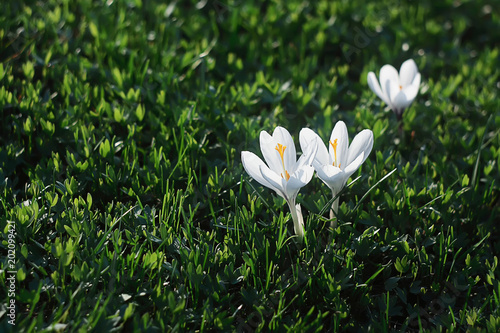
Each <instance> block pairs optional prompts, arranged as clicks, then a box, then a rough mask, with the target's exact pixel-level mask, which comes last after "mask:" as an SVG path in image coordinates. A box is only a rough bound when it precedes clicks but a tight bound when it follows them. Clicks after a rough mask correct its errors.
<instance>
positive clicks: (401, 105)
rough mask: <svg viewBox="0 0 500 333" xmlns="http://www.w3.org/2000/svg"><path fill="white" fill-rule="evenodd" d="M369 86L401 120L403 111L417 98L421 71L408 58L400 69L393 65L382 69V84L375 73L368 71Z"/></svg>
mask: <svg viewBox="0 0 500 333" xmlns="http://www.w3.org/2000/svg"><path fill="white" fill-rule="evenodd" d="M367 79H368V86H369V87H370V89H371V90H372V91H373V92H374V93H375V94H377V96H378V97H380V98H381V99H382V100H383V101H384V102H385V103H386V104H387V105H388V106H389V107H390V108H391V109H392V111H394V113H395V114H396V117H397V118H398V120H401V118H402V116H403V111H404V109H406V108H407V107H408V106H409V105H410V104H411V103H412V102H413V100H414V99H415V97H416V96H417V94H418V89H419V86H420V73H419V72H418V68H417V65H416V64H415V61H413V59H409V60H406V61H405V62H403V64H402V65H401V68H400V70H399V73H398V71H397V70H396V68H394V67H392V66H391V65H384V66H383V67H382V68H381V69H380V84H379V81H377V77H376V76H375V73H373V72H370V73H368V78H367Z"/></svg>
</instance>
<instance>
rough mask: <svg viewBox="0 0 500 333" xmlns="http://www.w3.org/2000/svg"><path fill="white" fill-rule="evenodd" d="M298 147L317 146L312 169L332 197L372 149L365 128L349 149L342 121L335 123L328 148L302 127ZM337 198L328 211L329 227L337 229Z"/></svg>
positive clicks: (312, 132)
mask: <svg viewBox="0 0 500 333" xmlns="http://www.w3.org/2000/svg"><path fill="white" fill-rule="evenodd" d="M299 139H300V147H301V148H302V150H304V149H311V148H308V147H309V146H311V145H317V146H318V148H317V153H316V157H315V159H314V161H313V167H314V169H315V170H316V172H317V174H318V177H319V178H320V179H321V180H322V181H323V182H324V183H325V184H326V185H328V187H329V188H330V189H331V190H332V195H333V197H334V198H335V197H336V196H337V194H338V193H339V192H340V191H341V190H342V189H343V188H344V186H345V184H346V183H347V180H348V179H349V177H350V176H351V175H352V174H353V173H354V172H355V171H356V170H358V168H359V167H360V166H361V164H362V163H363V162H364V161H365V160H366V158H367V157H368V155H369V154H370V152H371V150H372V147H373V132H372V131H370V130H368V129H365V130H363V131H361V132H360V133H358V135H356V136H355V137H354V140H352V142H351V145H350V146H349V136H348V134H347V127H346V125H345V123H344V122H343V121H339V122H337V124H335V127H334V128H333V131H332V134H331V136H330V140H329V142H328V148H327V147H326V146H325V144H323V141H322V140H321V138H320V137H319V136H318V134H316V133H315V132H314V131H312V130H310V129H308V128H304V129H303V130H302V131H301V132H300V138H299ZM338 205H339V199H338V198H337V199H336V200H335V201H334V202H333V204H332V209H331V210H330V218H331V219H332V227H335V226H336V222H335V215H336V214H337V211H338Z"/></svg>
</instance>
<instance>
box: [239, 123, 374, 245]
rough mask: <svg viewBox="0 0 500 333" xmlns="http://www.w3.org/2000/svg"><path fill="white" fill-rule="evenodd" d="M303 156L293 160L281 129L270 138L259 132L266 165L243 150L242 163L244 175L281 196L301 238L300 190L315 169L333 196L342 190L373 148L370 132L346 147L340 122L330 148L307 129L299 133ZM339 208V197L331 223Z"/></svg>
mask: <svg viewBox="0 0 500 333" xmlns="http://www.w3.org/2000/svg"><path fill="white" fill-rule="evenodd" d="M299 141H300V147H301V149H302V156H301V157H300V158H299V160H298V161H297V160H296V151H295V145H294V143H293V139H292V136H291V135H290V133H289V132H288V131H287V130H286V129H285V128H283V127H277V128H276V129H275V130H274V132H273V135H272V136H271V135H269V134H268V133H267V132H265V131H262V132H261V133H260V148H261V150H262V155H263V156H264V159H265V161H266V163H267V165H266V164H265V163H264V162H263V161H262V160H261V159H260V158H259V157H258V156H257V155H255V154H254V153H251V152H248V151H243V152H242V153H241V161H242V163H243V167H244V168H245V170H246V172H247V173H248V174H249V175H250V176H251V177H252V178H253V179H255V180H256V181H258V182H259V183H260V184H262V185H264V186H266V187H268V188H270V189H272V190H274V191H275V192H276V193H277V194H278V195H279V196H281V197H283V198H284V199H285V200H286V202H287V203H288V206H289V208H290V211H291V213H292V220H293V224H294V230H295V233H296V234H297V235H298V236H299V238H300V239H302V238H303V237H304V219H303V217H302V210H301V208H300V205H298V204H296V203H295V199H296V198H297V194H298V193H299V190H300V189H301V188H302V187H303V186H305V185H306V184H307V183H309V181H310V180H311V178H312V176H313V174H314V170H316V173H317V175H318V177H319V178H320V179H321V180H322V181H323V182H324V183H325V184H326V185H328V187H329V188H330V189H331V190H332V194H333V196H334V197H335V196H337V194H338V193H339V192H340V191H341V190H342V189H343V188H344V186H345V184H346V182H347V179H349V177H350V176H351V175H352V174H353V173H354V172H355V171H356V170H357V169H358V168H359V167H360V166H361V164H362V163H363V162H364V161H365V160H366V158H367V157H368V154H370V151H371V150H372V147H373V133H372V131H370V130H363V131H362V132H361V133H359V134H358V135H356V137H355V138H354V140H353V141H352V143H351V145H350V146H349V137H348V134H347V128H346V125H345V124H344V122H342V121H339V122H338V123H337V124H336V125H335V127H334V129H333V131H332V134H331V136H330V141H329V149H327V148H326V146H325V144H324V143H323V141H322V140H321V138H320V137H319V136H318V135H317V134H316V133H314V132H313V131H312V130H310V129H308V128H303V129H302V130H301V131H300V134H299ZM337 209H338V198H337V199H336V200H335V201H334V202H333V205H332V212H331V213H330V216H331V218H332V225H333V226H334V225H335V224H333V221H334V218H335V215H336V213H337Z"/></svg>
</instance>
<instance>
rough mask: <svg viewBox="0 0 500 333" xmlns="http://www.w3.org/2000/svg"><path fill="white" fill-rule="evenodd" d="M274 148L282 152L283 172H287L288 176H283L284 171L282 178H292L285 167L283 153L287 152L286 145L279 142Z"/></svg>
mask: <svg viewBox="0 0 500 333" xmlns="http://www.w3.org/2000/svg"><path fill="white" fill-rule="evenodd" d="M274 149H276V150H277V151H278V153H279V154H280V157H281V166H282V167H283V173H284V174H285V177H286V178H285V177H283V173H282V174H281V178H285V179H286V180H287V181H288V179H290V174H289V173H288V171H286V169H285V159H284V155H283V154H284V153H285V149H286V146H283V145H282V144H281V143H278V145H277V146H276V148H274Z"/></svg>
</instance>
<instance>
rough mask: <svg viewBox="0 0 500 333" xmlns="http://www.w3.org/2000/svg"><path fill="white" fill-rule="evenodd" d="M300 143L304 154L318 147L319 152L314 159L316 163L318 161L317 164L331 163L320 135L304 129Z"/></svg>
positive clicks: (301, 132) (300, 136)
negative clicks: (313, 147)
mask: <svg viewBox="0 0 500 333" xmlns="http://www.w3.org/2000/svg"><path fill="white" fill-rule="evenodd" d="M299 142H300V149H302V152H304V154H305V153H306V152H307V151H308V150H309V149H311V147H312V146H314V145H315V146H316V149H317V151H316V154H315V157H314V161H316V163H319V164H328V163H329V162H330V161H329V158H328V149H327V148H326V146H325V144H324V143H323V140H321V138H320V137H319V135H318V134H316V133H315V132H314V131H313V130H311V129H309V128H303V129H302V130H301V131H300V134H299ZM299 160H300V158H299Z"/></svg>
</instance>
